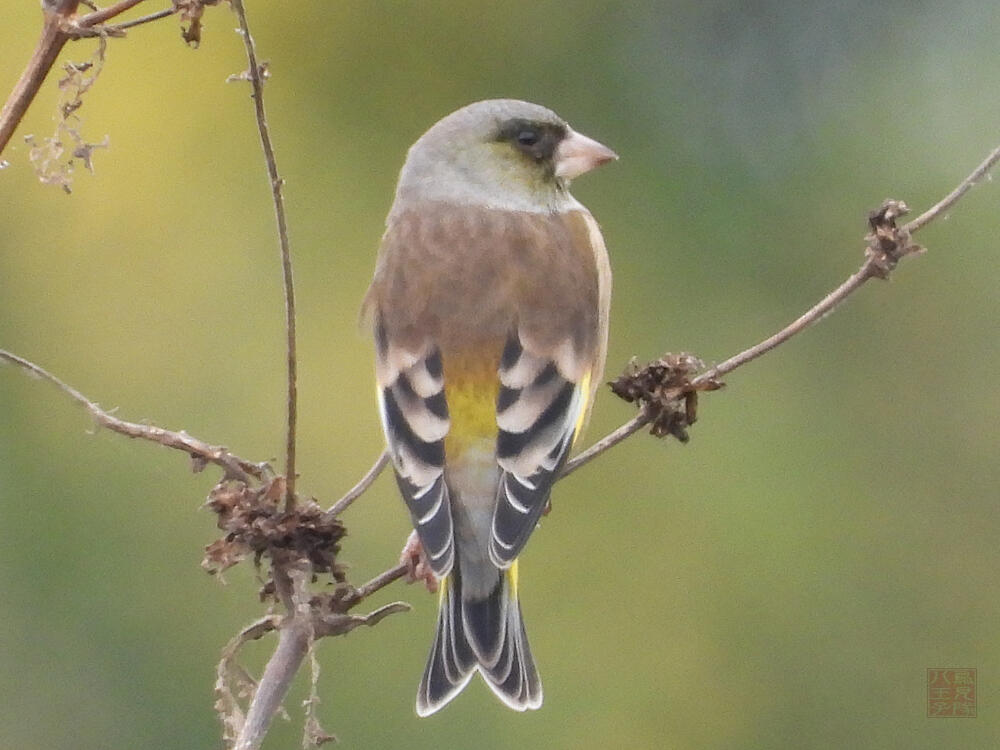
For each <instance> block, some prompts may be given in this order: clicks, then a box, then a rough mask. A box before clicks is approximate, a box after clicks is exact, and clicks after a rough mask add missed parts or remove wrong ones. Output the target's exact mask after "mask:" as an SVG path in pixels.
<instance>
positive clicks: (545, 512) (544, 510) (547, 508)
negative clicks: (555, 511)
mask: <svg viewBox="0 0 1000 750" xmlns="http://www.w3.org/2000/svg"><path fill="white" fill-rule="evenodd" d="M551 512H552V498H549V499H548V500H546V501H545V507H544V508H542V515H543V516H547V515H548V514H549V513H551Z"/></svg>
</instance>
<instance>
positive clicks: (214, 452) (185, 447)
mask: <svg viewBox="0 0 1000 750" xmlns="http://www.w3.org/2000/svg"><path fill="white" fill-rule="evenodd" d="M0 360H2V361H5V362H8V363H10V364H12V365H16V366H17V367H20V368H21V369H23V370H25V371H26V372H28V373H30V374H32V375H34V376H35V377H38V378H41V379H42V380H47V381H48V382H50V383H52V384H53V385H54V386H56V387H57V388H58V389H59V390H61V391H62V392H63V393H65V394H66V395H67V396H69V397H70V398H71V399H73V400H74V401H76V402H77V403H78V404H81V405H82V406H83V407H84V408H85V409H86V410H87V411H89V412H90V414H91V416H93V418H94V420H95V421H96V422H97V423H98V424H99V425H101V426H103V427H107V428H108V429H109V430H111V431H112V432H117V433H119V434H120V435H125V437H130V438H140V439H142V440H149V441H150V442H153V443H159V444H160V445H163V446H166V447H167V448H175V449H176V450H180V451H184V452H185V453H187V454H188V455H189V456H191V458H192V459H193V460H195V461H197V462H200V463H201V464H204V463H206V462H207V463H212V464H215V465H217V466H221V467H222V468H223V469H224V470H225V471H226V474H227V475H229V476H230V477H232V478H233V479H239V480H242V481H244V482H250V481H252V480H251V477H253V478H256V479H260V480H264V479H266V478H267V475H268V474H269V469H268V467H267V465H266V464H263V463H260V464H255V463H253V462H252V461H247V460H246V459H243V458H240V457H239V456H234V455H233V454H232V453H230V452H229V451H228V450H227V449H226V448H224V447H223V446H221V445H209V444H208V443H206V442H204V441H202V440H199V439H198V438H195V437H191V436H190V435H188V434H187V433H186V432H183V431H181V432H172V431H171V430H165V429H163V428H162V427H156V426H155V425H148V424H137V423H135V422H126V421H125V420H122V419H118V418H117V417H115V416H112V415H111V414H109V413H108V412H106V411H105V410H104V409H102V408H101V407H100V406H98V405H97V404H96V403H95V402H93V401H91V400H90V399H89V398H87V397H86V396H84V395H83V394H82V393H80V391H78V390H76V388H73V387H72V386H71V385H68V384H67V383H64V382H63V381H62V380H60V379H59V378H57V377H56V376H55V375H53V374H52V373H50V372H49V371H48V370H45V369H43V368H42V367H39V366H38V365H36V364H35V363H34V362H30V361H28V360H26V359H24V358H23V357H18V356H17V355H16V354H12V353H10V352H8V351H5V350H3V349H0ZM198 468H199V465H198V464H197V463H196V464H195V469H198Z"/></svg>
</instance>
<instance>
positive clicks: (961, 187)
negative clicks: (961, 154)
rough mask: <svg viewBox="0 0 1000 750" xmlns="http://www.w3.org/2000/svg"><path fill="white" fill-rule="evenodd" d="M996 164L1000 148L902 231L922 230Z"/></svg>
mask: <svg viewBox="0 0 1000 750" xmlns="http://www.w3.org/2000/svg"><path fill="white" fill-rule="evenodd" d="M997 162H1000V147H997V148H996V149H994V150H993V151H992V152H991V153H990V155H989V156H987V157H986V158H985V159H983V162H982V163H981V164H980V165H979V166H978V167H976V168H975V169H974V170H972V174H970V175H969V176H968V177H966V178H965V179H964V180H962V181H961V182H960V183H959V184H958V187H956V188H955V189H954V190H952V191H951V192H950V193H948V195H946V196H945V197H944V198H942V199H941V200H939V201H938V202H937V203H935V204H934V205H933V206H931V207H930V208H928V209H927V210H926V211H924V212H923V213H922V214H920V216H918V217H917V218H915V219H914V220H913V221H911V222H909V223H908V224H906V225H905V226H904V227H903V229H904V230H906V231H907V232H909V233H910V234H913V233H914V232H916V231H918V230H920V229H922V228H923V227H924V226H925V225H926V224H928V223H929V222H931V221H933V220H934V219H936V218H937V215H938V214H940V213H941V212H942V211H947V210H948V209H949V208H951V207H952V206H954V205H955V204H956V203H958V199H959V198H961V197H962V196H963V195H965V194H966V193H967V192H969V190H971V189H972V188H973V187H975V185H976V183H978V182H979V181H980V180H981V179H983V177H985V176H986V175H987V174H989V171H990V170H991V169H993V167H995V166H996V165H997Z"/></svg>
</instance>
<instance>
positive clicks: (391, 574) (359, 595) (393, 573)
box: [351, 563, 409, 602]
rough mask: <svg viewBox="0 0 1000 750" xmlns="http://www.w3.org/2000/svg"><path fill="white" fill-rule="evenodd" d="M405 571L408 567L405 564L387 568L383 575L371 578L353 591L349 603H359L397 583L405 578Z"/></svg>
mask: <svg viewBox="0 0 1000 750" xmlns="http://www.w3.org/2000/svg"><path fill="white" fill-rule="evenodd" d="M407 570H409V567H408V566H407V565H406V563H400V564H399V565H397V566H396V567H395V568H389V569H388V570H387V571H385V572H384V573H380V574H379V575H377V576H375V577H374V578H372V579H371V580H370V581H368V583H366V584H364V585H363V586H359V587H358V588H357V590H356V591H355V595H354V596H352V597H351V601H352V602H360V601H361V600H362V599H367V598H368V597H369V596H371V595H372V594H374V593H375V592H376V591H378V590H379V589H384V588H385V587H386V586H388V585H389V584H390V583H392V582H393V581H398V580H399V579H400V578H402V577H403V576H405V575H406V571H407Z"/></svg>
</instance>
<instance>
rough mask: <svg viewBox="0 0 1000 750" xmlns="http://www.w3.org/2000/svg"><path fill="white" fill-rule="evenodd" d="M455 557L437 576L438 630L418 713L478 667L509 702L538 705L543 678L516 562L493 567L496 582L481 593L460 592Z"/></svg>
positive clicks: (437, 703)
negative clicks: (482, 595)
mask: <svg viewBox="0 0 1000 750" xmlns="http://www.w3.org/2000/svg"><path fill="white" fill-rule="evenodd" d="M459 567H460V566H459V559H458V558H457V557H456V560H455V565H454V567H453V568H452V571H451V573H450V574H449V575H448V576H447V577H446V578H445V579H444V580H443V581H442V582H441V601H440V605H439V609H438V622H437V633H436V634H435V636H434V644H433V645H432V646H431V653H430V656H429V657H428V658H427V667H426V668H425V669H424V676H423V678H422V679H421V680H420V688H419V689H418V690H417V714H418V715H419V716H429V715H430V714H432V713H434V712H435V711H437V710H438V709H440V708H442V707H443V706H444V705H445V704H447V703H448V702H449V701H450V700H451V699H452V698H454V697H455V696H456V695H458V694H459V693H460V692H461V691H462V689H463V688H464V687H465V686H466V685H467V684H469V680H470V679H472V675H473V674H474V673H475V672H476V671H478V672H479V673H480V674H482V676H483V678H484V679H485V680H486V684H487V685H489V686H490V689H491V690H492V691H493V692H494V693H496V695H497V697H498V698H500V700H502V701H503V702H504V703H506V704H507V705H508V706H510V707H511V708H513V709H515V710H516V711H525V710H527V709H529V708H538V707H539V706H541V705H542V683H541V681H540V680H539V678H538V670H537V669H536V668H535V661H534V659H533V658H532V656H531V648H530V647H529V646H528V637H527V635H526V634H525V632H524V621H523V620H522V619H521V607H520V605H519V604H518V600H517V583H516V581H517V562H515V563H514V564H513V565H512V566H511V567H510V568H508V569H507V570H498V571H497V584H496V586H495V587H494V588H493V591H492V592H491V593H490V595H489V596H488V597H486V598H485V599H471V598H463V597H462V574H461V571H460V570H459Z"/></svg>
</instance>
